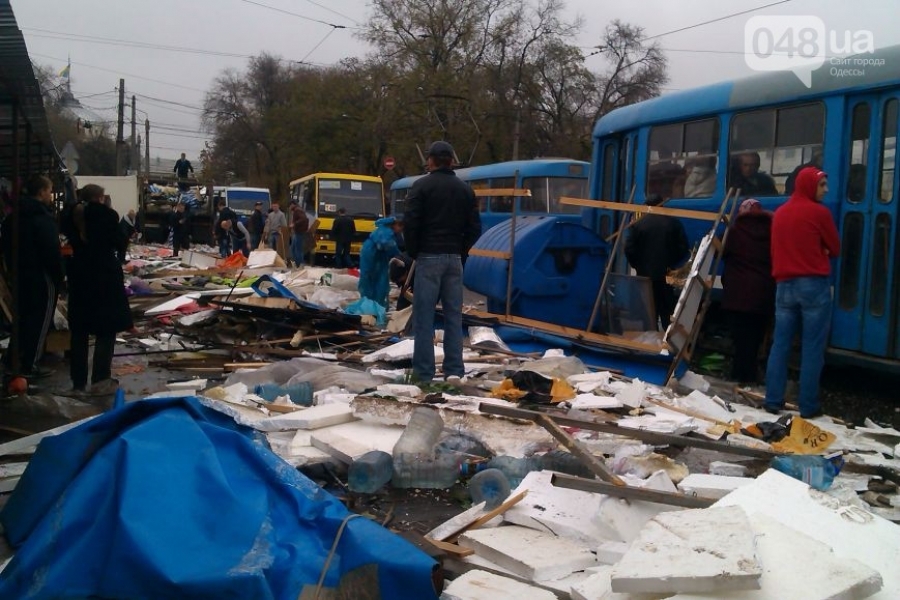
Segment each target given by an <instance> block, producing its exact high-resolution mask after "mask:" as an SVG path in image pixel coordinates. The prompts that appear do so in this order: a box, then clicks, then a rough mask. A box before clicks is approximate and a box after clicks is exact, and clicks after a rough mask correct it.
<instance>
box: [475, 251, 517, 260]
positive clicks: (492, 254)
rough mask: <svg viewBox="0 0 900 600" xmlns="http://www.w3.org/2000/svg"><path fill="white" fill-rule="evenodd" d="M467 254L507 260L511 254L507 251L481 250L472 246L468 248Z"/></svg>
mask: <svg viewBox="0 0 900 600" xmlns="http://www.w3.org/2000/svg"><path fill="white" fill-rule="evenodd" d="M469 256H484V257H487V258H499V259H501V260H509V259H510V257H511V255H510V253H509V252H501V251H499V250H483V249H481V248H472V249H471V250H469Z"/></svg>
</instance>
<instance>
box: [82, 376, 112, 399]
mask: <svg viewBox="0 0 900 600" xmlns="http://www.w3.org/2000/svg"><path fill="white" fill-rule="evenodd" d="M118 389H119V380H118V379H103V380H101V381H98V382H97V383H94V384H91V389H90V390H88V392H87V395H88V396H111V395H112V394H115V393H116V390H118Z"/></svg>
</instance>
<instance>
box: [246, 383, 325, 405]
mask: <svg viewBox="0 0 900 600" xmlns="http://www.w3.org/2000/svg"><path fill="white" fill-rule="evenodd" d="M253 393H254V394H256V395H257V396H259V397H260V398H262V399H263V400H267V401H268V402H274V401H275V399H276V398H277V397H278V396H287V397H289V398H290V399H291V402H293V403H294V404H299V405H301V406H312V403H313V389H312V383H310V382H308V381H301V382H300V383H295V384H292V385H278V384H276V383H263V384H260V385H257V386H256V387H255V388H254V389H253Z"/></svg>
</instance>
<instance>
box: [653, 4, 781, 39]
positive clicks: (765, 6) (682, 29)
mask: <svg viewBox="0 0 900 600" xmlns="http://www.w3.org/2000/svg"><path fill="white" fill-rule="evenodd" d="M788 2H793V0H780V1H779V2H772V3H770V4H764V5H762V6H757V7H755V8H748V9H747V10H742V11H740V12H736V13H731V14H728V15H725V16H723V17H717V18H715V19H711V20H709V21H703V22H702V23H695V24H694V25H688V26H687V27H681V28H679V29H673V30H672V31H667V32H665V33H658V34H656V35H651V36H650V37H646V38H644V41H648V40H655V39H656V38H661V37H663V36H666V35H672V34H673V33H681V32H682V31H687V30H689V29H696V28H697V27H703V26H704V25H709V24H711V23H718V22H719V21H725V20H726V19H732V18H734V17H739V16H741V15H746V14H748V13H752V12H756V11H758V10H762V9H764V8H771V7H773V6H778V5H779V4H787V3H788Z"/></svg>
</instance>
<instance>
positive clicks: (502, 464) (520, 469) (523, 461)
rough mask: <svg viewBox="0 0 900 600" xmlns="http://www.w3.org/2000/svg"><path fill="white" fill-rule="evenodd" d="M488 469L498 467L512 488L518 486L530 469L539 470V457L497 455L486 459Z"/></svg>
mask: <svg viewBox="0 0 900 600" xmlns="http://www.w3.org/2000/svg"><path fill="white" fill-rule="evenodd" d="M487 468H488V469H499V470H500V471H502V472H503V474H504V475H506V478H507V479H508V480H509V485H510V486H511V487H513V488H516V487H519V484H520V483H522V480H523V479H525V476H526V475H528V474H529V473H530V472H532V471H540V470H541V469H542V467H541V459H539V458H536V457H530V458H515V457H512V456H497V457H495V458H492V459H491V460H490V461H488V464H487Z"/></svg>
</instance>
